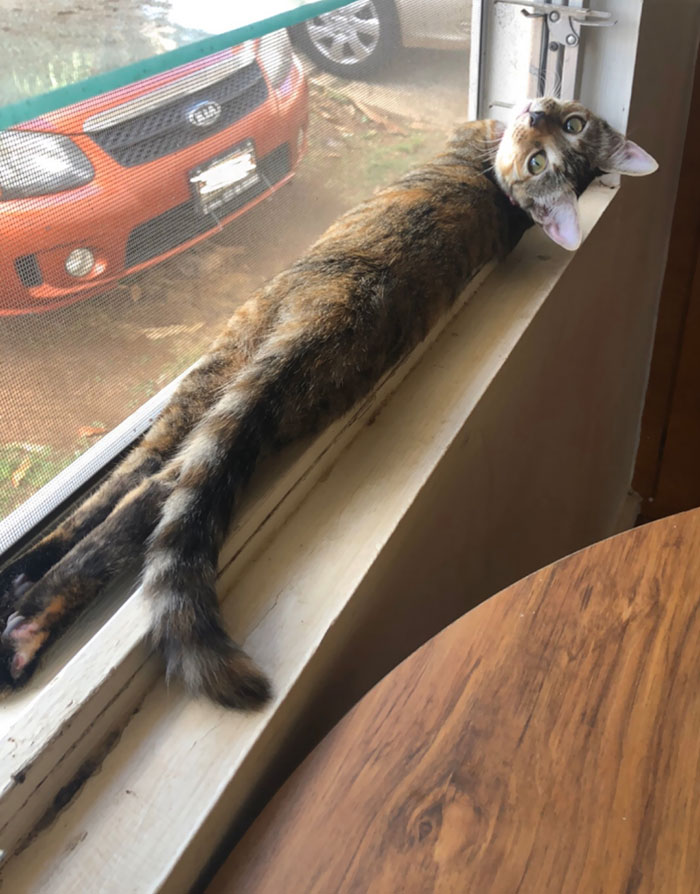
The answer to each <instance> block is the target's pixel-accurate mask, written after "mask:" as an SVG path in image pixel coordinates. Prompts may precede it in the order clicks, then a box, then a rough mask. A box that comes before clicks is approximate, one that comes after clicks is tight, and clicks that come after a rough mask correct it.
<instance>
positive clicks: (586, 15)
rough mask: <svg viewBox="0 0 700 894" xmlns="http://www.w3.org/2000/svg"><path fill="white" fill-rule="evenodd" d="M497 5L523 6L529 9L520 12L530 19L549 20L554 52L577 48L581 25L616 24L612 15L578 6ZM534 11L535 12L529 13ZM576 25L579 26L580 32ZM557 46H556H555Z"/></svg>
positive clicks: (515, 1) (511, 1) (513, 0)
mask: <svg viewBox="0 0 700 894" xmlns="http://www.w3.org/2000/svg"><path fill="white" fill-rule="evenodd" d="M496 3H506V4H508V5H509V6H523V7H525V6H526V7H528V9H521V10H520V11H521V12H522V14H523V15H524V16H528V18H532V17H537V16H541V17H544V18H546V19H547V28H548V30H549V37H550V43H549V49H550V50H552V51H554V50H558V49H559V47H562V46H565V47H575V46H577V45H578V42H579V40H580V39H581V31H580V28H581V25H586V26H589V27H592V28H609V27H611V26H612V25H614V24H615V22H614V21H612V13H610V12H601V11H599V10H597V9H583V8H581V7H576V6H561V5H560V4H558V3H530V2H528V0H496ZM530 9H532V10H534V12H529V10H530ZM576 25H578V26H579V28H578V30H577V29H576ZM553 44H556V46H553Z"/></svg>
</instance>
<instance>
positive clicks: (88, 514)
mask: <svg viewBox="0 0 700 894" xmlns="http://www.w3.org/2000/svg"><path fill="white" fill-rule="evenodd" d="M224 356H225V355H224ZM230 375H231V370H230V362H229V363H228V364H227V363H225V362H222V357H221V352H212V353H211V354H209V355H207V356H206V357H205V358H204V359H203V361H202V362H200V363H199V364H198V365H197V366H196V367H195V368H194V369H193V370H191V371H190V373H189V374H188V375H187V376H186V377H185V378H184V379H183V381H182V382H181V383H180V386H179V387H178V389H177V391H176V392H175V394H174V395H173V397H172V399H171V401H170V403H169V404H168V405H167V406H166V407H165V408H164V410H163V411H162V413H161V415H160V416H159V417H158V419H157V420H156V421H155V422H154V424H153V425H152V427H151V428H150V429H149V431H148V432H147V433H146V435H145V436H144V438H143V440H142V441H141V442H140V443H139V444H138V445H137V446H136V447H135V448H134V449H133V450H132V451H131V452H130V453H129V454H128V455H127V456H126V457H125V459H124V460H122V462H121V463H120V464H119V465H118V466H117V467H116V468H115V469H114V470H113V471H112V473H111V474H110V475H109V476H108V477H107V479H106V480H105V481H104V483H103V484H102V485H101V486H100V487H99V488H98V489H97V490H96V491H95V493H94V494H92V495H91V496H89V497H88V498H87V499H86V500H84V501H83V503H81V504H80V505H79V506H78V507H77V508H76V509H75V510H74V511H73V512H72V513H71V514H70V515H69V516H68V517H67V518H66V519H64V520H63V521H62V522H61V523H60V524H59V525H57V526H56V527H55V528H54V529H53V530H52V531H51V532H49V533H48V534H47V535H46V536H45V537H43V538H42V539H41V540H39V541H38V542H37V543H36V544H35V545H34V546H32V547H31V548H30V549H29V550H27V551H26V552H25V553H23V554H22V555H20V556H19V557H18V558H17V559H16V560H15V561H13V562H11V563H10V564H9V565H8V566H7V567H6V568H4V569H3V571H2V572H0V623H2V622H3V621H5V620H6V619H7V617H8V615H9V614H10V613H11V612H12V611H13V610H14V606H15V605H16V604H17V602H18V600H20V599H21V598H22V597H23V596H24V594H25V593H26V592H27V591H28V589H29V588H31V587H32V586H33V585H34V584H35V583H36V582H37V581H39V580H40V579H41V578H42V577H43V576H44V575H45V574H46V573H47V572H48V571H49V569H50V568H52V567H53V566H54V565H55V564H56V563H57V562H59V561H60V560H61V559H62V558H63V556H65V555H67V554H68V553H69V552H70V550H72V549H73V547H74V546H75V545H76V544H77V543H79V542H80V541H81V540H82V539H83V537H85V536H86V535H87V534H88V533H89V532H90V531H92V530H93V529H94V528H96V527H97V526H98V525H100V524H101V523H102V522H103V521H104V520H105V519H106V518H107V516H108V515H109V513H110V512H111V511H112V510H113V509H114V507H115V506H116V505H117V503H118V502H119V500H121V499H122V498H123V497H124V496H125V495H126V494H127V493H129V491H131V490H132V489H133V488H135V487H138V486H139V485H140V484H141V483H142V482H143V481H144V479H147V478H148V477H149V476H151V475H154V474H156V473H158V471H159V470H160V469H161V468H162V467H163V464H164V463H165V462H167V460H168V459H169V458H170V457H171V456H172V455H173V454H174V453H175V451H176V450H177V448H178V447H179V446H180V444H181V443H182V441H183V439H184V438H185V437H186V436H187V435H188V434H189V432H190V431H191V430H192V428H193V427H194V426H195V424H196V423H197V421H198V420H199V418H200V417H201V415H202V414H203V413H204V412H206V410H207V408H208V407H209V405H210V404H211V403H212V402H213V401H214V399H215V395H216V394H218V390H219V388H220V387H221V385H222V383H223V382H224V381H226V379H227V378H228V377H229V376H230Z"/></svg>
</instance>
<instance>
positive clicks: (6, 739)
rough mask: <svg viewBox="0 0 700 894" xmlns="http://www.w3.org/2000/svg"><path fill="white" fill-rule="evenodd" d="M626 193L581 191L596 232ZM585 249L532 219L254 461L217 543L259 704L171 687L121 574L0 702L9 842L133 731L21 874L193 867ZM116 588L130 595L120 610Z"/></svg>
mask: <svg viewBox="0 0 700 894" xmlns="http://www.w3.org/2000/svg"><path fill="white" fill-rule="evenodd" d="M615 195H616V192H615V191H612V190H610V189H606V188H604V187H601V186H594V187H591V188H590V189H589V190H588V191H587V193H586V194H585V196H584V197H583V198H582V200H581V211H582V219H583V222H584V230H585V232H586V233H588V232H589V231H590V229H591V228H592V227H593V226H594V224H595V223H596V222H597V221H598V219H599V218H600V217H601V216H602V215H603V213H604V212H605V210H606V209H607V207H608V206H609V205H610V203H611V201H612V199H613V197H614V196H615ZM574 257H575V255H572V254H570V253H567V252H564V251H562V250H559V249H557V248H555V247H554V246H553V245H552V243H550V242H549V241H547V239H546V237H544V235H543V234H542V233H541V232H539V231H535V230H531V231H530V232H528V233H527V234H526V235H525V237H524V238H523V240H522V241H521V243H520V244H519V245H518V246H517V247H516V249H515V250H514V252H513V253H512V254H511V255H510V256H509V257H508V258H507V259H506V260H505V261H504V262H503V263H502V264H500V265H498V266H495V265H490V266H489V267H488V268H486V269H484V270H482V272H481V273H480V274H479V275H478V276H477V278H476V280H475V281H474V282H472V283H471V284H470V286H469V287H468V289H467V290H466V292H465V294H464V296H463V298H462V299H461V301H460V302H459V306H458V307H457V308H456V309H455V313H454V314H453V315H452V316H451V317H450V318H449V319H446V320H445V321H444V322H443V325H442V326H441V327H439V330H440V331H436V332H433V333H432V334H431V336H430V337H429V339H428V340H427V342H426V343H425V344H423V345H421V346H420V347H419V348H418V349H417V350H416V351H415V352H414V354H412V355H411V357H409V358H408V360H407V361H405V362H404V363H403V364H402V365H401V366H400V367H399V368H397V369H396V370H394V371H392V372H391V373H390V374H389V375H388V376H387V377H386V379H385V380H384V382H383V383H382V384H381V386H380V387H379V389H378V390H377V392H375V393H374V394H373V395H372V396H371V397H369V398H368V399H367V400H365V401H363V402H362V403H361V404H360V405H359V406H358V407H356V408H355V409H354V410H353V411H352V412H351V413H350V414H349V415H348V416H346V417H345V418H344V419H342V420H340V421H338V422H336V423H334V424H332V425H331V426H330V427H329V428H328V429H327V430H326V431H325V432H324V433H323V434H322V435H321V436H320V437H318V438H317V439H315V440H314V441H313V442H312V443H305V444H302V445H298V446H296V447H295V448H294V449H293V450H289V451H286V452H285V453H284V455H282V456H280V457H279V458H277V459H276V460H275V461H274V462H271V463H269V464H268V466H267V467H266V468H265V469H264V470H262V472H261V474H260V475H259V476H258V477H257V480H256V483H255V485H254V487H253V488H252V491H251V494H250V497H249V500H248V502H247V503H246V507H245V509H244V511H243V512H242V513H241V515H240V516H239V518H238V521H237V524H236V527H235V528H234V530H233V532H232V534H231V536H230V537H229V539H228V541H227V543H226V546H225V549H224V551H223V555H222V563H221V568H222V570H221V573H220V584H221V591H222V592H223V593H224V594H229V593H230V592H233V594H234V596H233V598H230V599H226V601H225V603H224V615H225V617H226V623H227V626H228V628H229V630H230V631H231V633H232V634H233V635H234V637H235V638H236V639H237V640H238V641H239V642H241V643H242V644H244V646H245V648H246V650H247V651H248V652H249V653H250V654H251V656H253V657H254V658H255V659H256V661H257V662H258V663H259V664H260V666H261V667H262V668H264V669H265V671H266V672H267V673H268V674H269V675H270V677H271V679H272V681H273V685H274V688H275V697H274V700H273V701H272V703H271V704H270V705H269V706H268V707H267V708H266V709H265V710H264V711H262V712H260V713H258V714H253V715H242V714H239V713H235V712H229V711H225V710H223V709H220V708H218V707H215V706H214V705H212V704H209V703H208V702H204V701H195V700H192V699H191V698H189V697H188V696H187V695H186V694H185V693H184V692H183V691H181V689H180V687H179V686H177V685H173V686H172V687H171V688H170V690H169V691H168V690H167V689H166V686H165V683H164V680H163V678H162V675H161V674H160V669H159V664H158V662H157V661H156V659H155V658H149V657H148V651H147V648H146V645H145V639H146V634H147V630H148V616H147V612H146V609H145V606H144V605H143V603H142V600H141V597H140V594H139V593H138V591H136V592H134V593H133V594H132V595H129V588H128V586H127V583H125V582H122V583H121V584H120V585H118V586H116V587H114V588H113V589H112V601H111V602H110V598H109V594H108V596H107V597H105V598H103V599H101V600H100V602H99V604H97V605H95V606H93V608H91V609H90V611H89V612H88V613H87V616H86V618H85V623H83V624H81V625H80V629H79V630H77V631H75V632H73V633H69V634H67V635H66V637H64V639H63V640H62V641H61V642H60V643H58V644H57V645H56V647H55V648H54V649H53V650H52V652H51V654H50V656H49V657H48V659H47V661H46V662H45V665H44V666H43V667H42V668H41V669H40V671H39V672H38V673H37V675H36V676H35V678H34V680H32V682H31V684H30V686H29V687H27V688H26V689H25V690H24V691H22V692H21V693H18V694H17V695H15V696H13V697H12V698H11V699H8V700H6V701H5V702H4V703H3V706H2V707H3V717H2V719H1V720H2V725H3V736H2V742H1V743H0V749H1V750H0V785H1V787H2V788H1V790H0V805H1V807H0V815H1V816H2V817H3V818H6V825H5V826H4V828H3V829H2V831H1V832H0V836H1V838H0V844H1V846H2V847H3V848H4V849H5V851H6V853H8V854H10V853H11V852H12V851H13V850H14V848H15V847H16V845H17V842H18V841H21V840H22V839H24V838H25V836H26V835H27V834H28V833H29V832H30V831H31V830H32V829H33V828H34V826H35V824H36V823H37V821H38V820H39V819H40V818H41V817H42V816H43V815H44V814H45V813H46V812H47V811H48V810H49V809H50V808H51V807H52V805H53V802H54V798H55V796H56V794H57V792H59V790H60V789H61V788H62V787H63V786H65V785H67V784H68V783H69V782H70V780H71V779H72V778H73V777H74V776H75V774H76V772H77V771H78V770H79V768H80V767H81V764H83V762H84V761H85V760H86V758H87V757H88V756H92V755H94V754H95V752H96V751H99V746H100V743H101V742H103V741H104V740H105V739H107V738H108V737H109V736H110V734H111V733H112V732H113V731H115V730H121V735H120V738H119V740H118V742H117V744H116V745H114V744H113V741H112V740H110V741H112V744H113V747H112V750H111V751H110V753H109V754H108V756H107V757H106V758H105V760H104V763H103V764H102V766H101V770H100V772H99V773H97V774H96V775H94V776H93V777H92V778H90V779H89V780H88V781H87V783H86V784H85V785H84V786H83V788H82V789H80V791H79V792H78V794H77V795H76V796H75V797H74V798H73V800H72V801H71V803H70V804H69V805H68V806H67V807H66V808H65V809H64V810H63V811H62V812H61V813H59V814H58V815H57V817H56V819H55V820H54V822H53V823H52V825H50V826H49V827H47V828H46V829H45V830H44V831H42V832H40V833H39V835H38V837H36V838H34V839H33V840H32V841H31V843H30V844H29V846H28V847H26V849H24V850H23V851H22V852H21V853H19V854H18V855H17V856H15V857H13V858H9V857H8V859H7V863H6V865H5V867H4V871H3V880H4V881H5V884H7V885H8V890H31V891H35V892H38V891H42V890H49V889H51V888H52V887H54V888H60V889H61V890H81V889H83V888H84V886H85V879H89V887H90V888H91V889H93V890H100V891H104V892H109V891H115V892H116V891H124V890H127V889H128V890H131V889H132V888H133V889H136V888H138V889H139V890H156V889H158V888H159V887H160V886H161V885H163V884H166V883H167V884H171V885H173V887H174V888H175V889H177V890H184V889H186V887H187V886H188V885H190V884H191V883H192V882H193V880H194V879H195V878H196V876H197V874H198V872H199V871H200V870H201V868H202V866H203V864H204V863H205V862H206V859H207V857H208V856H209V855H210V854H211V852H212V850H213V848H214V847H215V845H216V844H217V842H218V840H219V838H220V836H221V835H222V834H223V832H224V831H225V828H226V825H227V824H228V823H230V822H231V821H232V819H233V818H234V817H235V816H236V815H237V814H238V813H239V812H240V809H241V807H242V805H243V803H244V802H245V800H246V798H247V796H248V795H249V794H250V792H251V791H252V790H253V789H254V788H255V786H256V784H258V783H259V782H260V780H261V779H262V778H263V777H264V774H265V772H266V770H267V768H268V767H269V766H270V764H271V763H272V762H273V761H274V759H275V756H276V749H277V748H279V744H278V743H279V742H280V741H282V740H283V738H284V736H285V734H286V733H288V732H289V730H290V729H292V728H293V726H294V723H295V718H296V717H297V716H298V710H299V706H300V705H301V704H302V703H303V701H304V689H305V688H308V686H309V685H310V684H309V681H312V680H313V679H315V678H318V677H319V675H322V674H323V673H324V669H325V668H326V667H327V666H328V663H329V662H330V661H331V660H332V659H331V655H330V653H331V652H332V651H333V648H334V643H337V642H342V637H343V630H344V625H345V624H346V623H347V618H348V616H349V615H351V614H352V613H353V612H356V611H357V610H358V609H359V608H360V606H359V604H358V598H359V597H357V593H358V590H359V586H360V583H361V582H362V581H363V579H365V578H366V577H367V575H368V574H369V573H370V571H371V569H372V568H373V566H374V565H375V563H376V562H377V561H378V559H379V558H380V557H381V556H382V553H383V551H384V550H385V549H386V548H387V545H388V544H389V542H390V540H391V537H392V534H393V533H394V532H395V531H396V528H397V526H398V524H399V523H400V521H401V519H402V518H403V516H404V514H405V513H406V512H407V510H408V509H409V507H410V506H411V504H412V503H413V501H414V500H415V499H416V497H417V495H418V494H419V493H420V492H421V490H422V488H423V487H424V486H425V483H426V482H427V481H428V480H429V479H430V477H431V476H432V475H433V474H434V472H435V470H436V469H437V467H438V466H439V464H440V462H441V459H442V458H443V457H444V456H445V454H446V452H447V450H448V449H449V448H450V446H451V445H452V444H453V442H454V440H455V438H456V437H457V436H458V435H459V433H460V431H461V430H462V428H463V427H464V424H465V420H466V419H468V417H469V416H470V414H471V413H472V411H473V410H474V409H475V407H476V406H477V404H478V403H479V402H480V401H481V400H482V399H483V397H484V395H485V394H486V393H487V392H488V390H489V387H490V386H491V384H492V382H493V381H494V379H495V377H496V376H497V374H498V372H499V370H500V369H501V368H502V366H503V365H504V363H505V362H506V360H507V358H508V357H509V355H510V354H511V352H512V351H513V349H514V348H515V346H516V345H517V344H518V342H519V341H520V339H521V337H522V336H523V334H524V333H525V332H526V331H527V330H528V327H529V326H530V324H531V323H532V321H533V320H534V318H535V316H536V315H537V314H538V312H539V310H540V308H541V307H542V306H543V304H544V303H545V302H546V300H547V298H548V296H549V295H550V293H551V291H552V289H553V288H554V287H555V286H556V284H557V282H558V281H559V279H560V277H561V276H562V274H563V273H564V271H565V270H566V268H567V267H568V266H569V264H570V263H571V261H572V259H573V258H574ZM467 299H470V300H469V301H468V304H466V306H465V303H466V302H467ZM409 372H411V375H410V376H408V378H406V380H405V381H403V382H402V384H401V386H400V387H398V385H399V383H400V382H401V380H402V379H404V377H406V376H407V374H408V373H409ZM436 394H439V395H440V400H439V401H436V400H435V395H436ZM389 395H391V396H390V397H389ZM417 407H418V408H420V412H419V413H417V412H416V408H417ZM396 432H401V437H400V438H397V437H396ZM351 442H352V443H351ZM115 591H118V592H115ZM114 597H116V598H118V599H122V601H123V604H121V606H120V607H119V609H118V610H117V611H116V612H115V611H114V603H113V598H114ZM139 705H140V709H138V713H134V712H135V711H136V710H137V708H138V706H139ZM122 728H123V729H122ZM183 767H186V768H187V769H186V772H183ZM19 780H22V781H21V782H20V781H19ZM140 830H143V832H144V834H141V832H140ZM146 832H147V834H145V833H146ZM127 836H128V844H126V843H125V842H126V837H127ZM38 848H40V850H41V859H40V860H39V859H37V857H36V854H35V851H36V850H37V849H38Z"/></svg>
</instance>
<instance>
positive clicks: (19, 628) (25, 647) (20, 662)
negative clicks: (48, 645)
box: [0, 612, 50, 687]
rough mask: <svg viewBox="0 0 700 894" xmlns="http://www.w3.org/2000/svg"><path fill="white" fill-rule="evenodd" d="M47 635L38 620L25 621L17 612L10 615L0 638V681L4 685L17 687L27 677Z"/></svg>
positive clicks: (47, 632)
mask: <svg viewBox="0 0 700 894" xmlns="http://www.w3.org/2000/svg"><path fill="white" fill-rule="evenodd" d="M49 633H50V631H49V630H48V629H46V628H45V627H43V626H42V624H41V621H40V619H38V618H37V619H27V618H25V617H24V615H21V614H20V613H19V612H13V613H12V614H11V615H10V617H9V618H8V619H7V624H6V625H5V629H4V630H3V632H2V637H0V642H1V648H0V662H1V663H2V665H3V667H2V670H0V680H2V682H4V683H5V685H10V686H13V687H14V686H18V685H20V684H21V683H22V682H23V681H24V679H26V678H27V677H29V675H30V673H31V670H32V668H33V666H34V663H35V662H36V659H37V656H38V654H39V652H40V651H41V647H42V646H43V645H44V643H45V642H46V640H47V639H48V638H49Z"/></svg>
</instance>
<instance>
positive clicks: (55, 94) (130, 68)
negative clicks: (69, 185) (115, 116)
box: [0, 0, 348, 130]
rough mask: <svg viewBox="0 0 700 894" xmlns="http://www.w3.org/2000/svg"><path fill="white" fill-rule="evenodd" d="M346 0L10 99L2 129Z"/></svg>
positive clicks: (329, 0) (322, 1)
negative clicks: (71, 82)
mask: <svg viewBox="0 0 700 894" xmlns="http://www.w3.org/2000/svg"><path fill="white" fill-rule="evenodd" d="M347 3H348V0H316V2H314V3H307V4H306V5H305V6H300V7H298V8H296V9H290V10H288V11H287V12H280V13H277V15H274V16H270V17H269V18H267V19H262V20H261V21H259V22H254V23H253V24H252V25H243V26H242V27H240V28H234V29H233V31H226V32H224V33H223V34H217V35H215V36H214V37H205V38H203V39H202V40H197V41H194V42H193V43H191V44H188V45H187V46H186V47H178V48H177V49H176V50H169V51H168V52H167V53H161V54H159V55H157V56H150V57H149V58H148V59H143V60H141V61H140V62H132V63H131V64H130V65H124V66H123V67H122V68H115V69H113V70H112V71H107V72H104V73H103V74H98V75H94V76H93V77H91V78H85V80H84V81H78V83H76V84H67V85H66V86H65V87H57V88H56V89H55V90H50V91H49V92H48V93H41V94H39V95H38V96H30V97H28V98H27V99H21V100H19V101H17V102H13V103H10V104H9V105H6V106H4V107H3V108H1V109H0V130H4V129H5V128H7V127H11V126H12V125H13V124H21V123H22V122H24V121H29V120H31V119H32V118H37V117H38V116H40V115H46V114H48V113H49V112H55V111H56V109H62V108H64V107H65V106H69V105H72V104H73V103H76V102H81V101H82V100H85V99H91V98H92V97H93V96H99V95H100V94H101V93H106V92H107V91H108V90H115V89H117V88H118V87H126V86H127V85H128V84H133V83H134V81H141V80H143V79H144V78H148V77H150V76H151V75H155V74H160V73H161V72H164V71H168V70H170V69H171V68H175V67H176V66H178V65H184V64H185V63H187V62H193V61H194V60H195V59H201V58H202V57H203V56H209V55H211V54H212V53H217V52H218V51H219V50H225V49H226V47H229V46H236V44H239V43H243V41H245V40H253V39H254V38H256V37H262V36H263V35H264V34H269V32H270V31H277V30H278V29H279V28H289V27H290V26H291V25H297V24H298V23H299V22H303V21H304V20H305V19H309V18H311V17H312V16H317V15H320V14H321V13H323V12H329V11H330V10H332V9H338V7H340V6H345V5H347Z"/></svg>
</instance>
